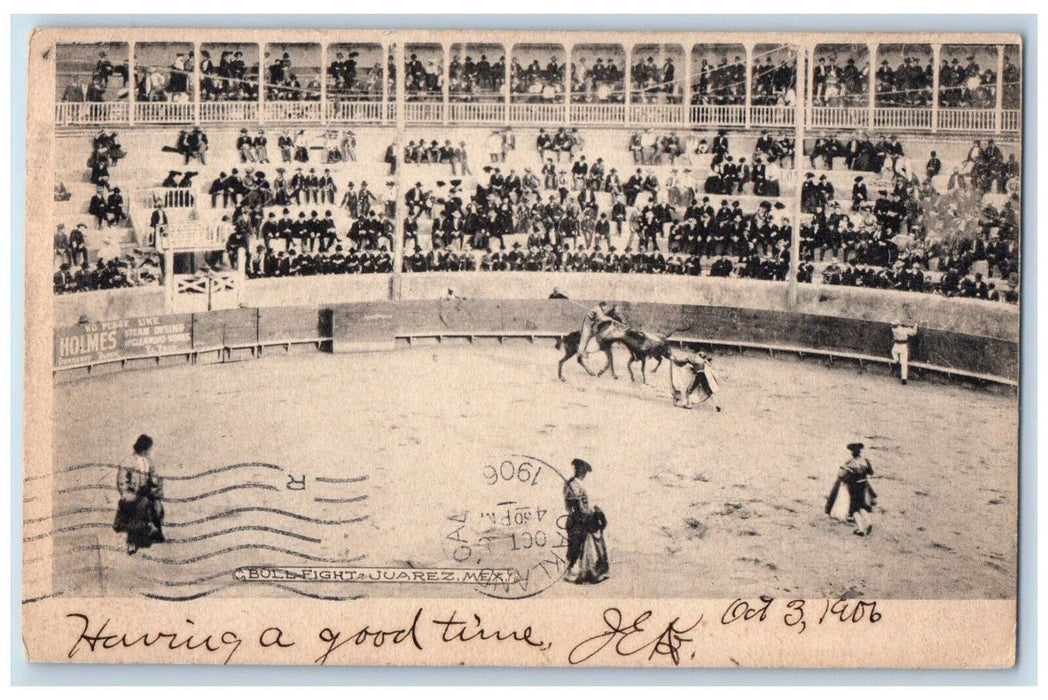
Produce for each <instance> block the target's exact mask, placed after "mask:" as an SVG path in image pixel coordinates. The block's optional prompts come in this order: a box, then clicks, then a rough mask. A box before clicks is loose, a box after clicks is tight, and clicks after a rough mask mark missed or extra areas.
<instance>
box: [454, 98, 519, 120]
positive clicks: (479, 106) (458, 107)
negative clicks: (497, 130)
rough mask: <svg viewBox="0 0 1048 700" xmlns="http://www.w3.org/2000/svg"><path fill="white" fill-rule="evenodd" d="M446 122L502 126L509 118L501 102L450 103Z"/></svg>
mask: <svg viewBox="0 0 1048 700" xmlns="http://www.w3.org/2000/svg"><path fill="white" fill-rule="evenodd" d="M448 108H449V112H448V121H451V122H455V123H459V122H463V123H468V124H492V123H495V124H503V123H505V122H506V118H507V117H508V116H509V112H508V110H507V109H506V105H505V103H503V102H451V103H450V104H448Z"/></svg>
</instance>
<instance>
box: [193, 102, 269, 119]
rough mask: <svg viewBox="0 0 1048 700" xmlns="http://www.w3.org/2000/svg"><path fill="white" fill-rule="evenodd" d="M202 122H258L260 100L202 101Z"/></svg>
mask: <svg viewBox="0 0 1048 700" xmlns="http://www.w3.org/2000/svg"><path fill="white" fill-rule="evenodd" d="M200 121H202V122H257V121H258V102H201V103H200Z"/></svg>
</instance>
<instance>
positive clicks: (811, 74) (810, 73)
mask: <svg viewBox="0 0 1048 700" xmlns="http://www.w3.org/2000/svg"><path fill="white" fill-rule="evenodd" d="M797 60H798V61H801V60H803V64H802V67H803V69H804V76H805V78H804V92H803V93H801V91H800V85H799V84H798V86H797V87H798V89H797V97H798V102H804V103H806V104H807V105H808V110H809V111H811V108H812V107H813V106H814V105H815V97H814V95H813V94H812V93H813V92H814V87H813V86H814V85H815V44H812V45H811V46H806V47H804V48H803V49H799V50H798V51H797ZM800 74H801V71H800V70H798V71H797V80H800ZM802 94H803V95H804V100H800V99H799V98H800V96H801V95H802Z"/></svg>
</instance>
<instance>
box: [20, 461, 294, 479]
mask: <svg viewBox="0 0 1048 700" xmlns="http://www.w3.org/2000/svg"><path fill="white" fill-rule="evenodd" d="M119 468H120V465H119V464H111V463H109V462H84V463H82V464H74V465H72V466H70V467H66V468H65V469H61V470H59V471H55V472H48V473H47V474H38V475H36V476H30V477H27V478H26V481H27V482H29V481H39V480H40V479H47V478H49V477H53V476H58V475H60V474H68V473H70V472H75V471H80V470H82V469H113V470H116V469H119ZM247 468H261V469H272V470H275V471H281V472H282V471H284V468H283V467H281V466H280V465H277V464H270V463H268V462H237V463H236V464H229V465H227V466H224V467H216V468H214V469H207V470H204V471H202V472H197V473H195V474H182V475H179V474H176V475H172V476H165V477H164V479H165V480H166V481H190V480H192V479H199V478H201V477H204V476H214V475H215V474H221V473H223V472H228V471H232V470H234V469H247Z"/></svg>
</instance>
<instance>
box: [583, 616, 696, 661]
mask: <svg viewBox="0 0 1048 700" xmlns="http://www.w3.org/2000/svg"><path fill="white" fill-rule="evenodd" d="M653 615H654V613H653V612H652V611H651V610H645V611H644V612H642V613H640V614H639V615H637V616H636V617H635V618H633V621H632V622H630V623H628V624H624V621H623V615H622V611H621V610H619V609H618V608H607V609H606V610H605V611H604V615H603V617H604V625H605V627H606V629H605V630H604V631H602V632H601V633H600V634H596V635H594V636H592V637H590V638H588V639H586V640H584V641H582V642H580V643H578V644H576V645H575V647H574V648H573V649H572V650H571V652H570V653H569V654H568V663H570V664H572V665H577V664H581V663H585V662H586V661H589V660H590V659H592V658H593V657H595V656H596V655H597V654H600V653H601V652H602V651H604V650H605V649H608V648H611V649H612V650H613V651H614V652H615V653H616V654H618V655H619V656H623V657H626V656H634V655H635V654H641V653H647V658H648V660H649V661H651V660H652V659H654V658H656V657H660V656H668V657H669V658H670V660H671V661H672V662H673V665H674V666H678V665H680V652H681V648H682V647H683V646H684V644H685V643H687V642H692V641H694V640H693V639H692V637H685V636H684V635H686V634H688V633H689V632H691V631H692V630H693V629H695V628H696V627H698V626H699V623H701V622H702V615H699V618H698V619H697V620H695V622H694V623H692V624H691V625H689V626H683V625H682V624H681V621H680V617H675V618H673V620H671V621H670V623H669V624H667V625H666V626H665V627H662V626H660V625H652V626H651V627H648V626H646V625H647V623H648V621H649V620H650V619H651V618H652V616H653Z"/></svg>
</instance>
